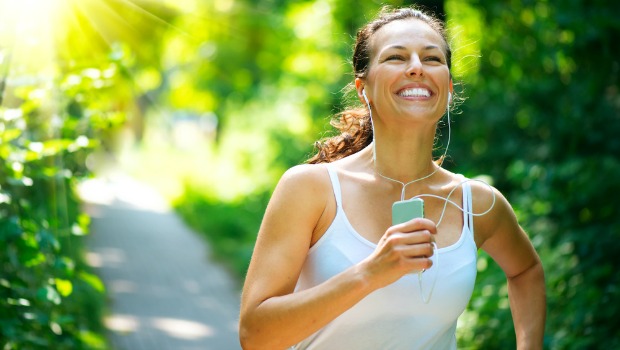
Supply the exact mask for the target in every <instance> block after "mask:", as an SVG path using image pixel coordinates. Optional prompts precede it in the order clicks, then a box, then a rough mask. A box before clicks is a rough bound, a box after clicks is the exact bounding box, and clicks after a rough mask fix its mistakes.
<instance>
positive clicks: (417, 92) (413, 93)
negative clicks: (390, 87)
mask: <svg viewBox="0 0 620 350" xmlns="http://www.w3.org/2000/svg"><path fill="white" fill-rule="evenodd" d="M398 96H401V97H430V96H431V92H430V91H429V90H428V89H424V88H414V89H404V90H402V91H400V92H399V93H398Z"/></svg>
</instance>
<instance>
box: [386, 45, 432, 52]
mask: <svg viewBox="0 0 620 350" xmlns="http://www.w3.org/2000/svg"><path fill="white" fill-rule="evenodd" d="M389 49H396V50H406V49H407V48H406V47H404V46H402V45H392V46H388V47H386V48H385V50H389ZM434 49H439V46H437V45H426V46H424V50H434ZM385 50H384V51H385Z"/></svg>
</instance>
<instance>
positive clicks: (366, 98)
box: [362, 89, 370, 108]
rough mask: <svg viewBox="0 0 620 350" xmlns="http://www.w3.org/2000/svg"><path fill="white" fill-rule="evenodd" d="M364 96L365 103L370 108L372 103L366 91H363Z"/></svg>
mask: <svg viewBox="0 0 620 350" xmlns="http://www.w3.org/2000/svg"><path fill="white" fill-rule="evenodd" d="M362 96H364V101H366V104H367V105H368V108H370V102H368V97H366V90H365V89H362Z"/></svg>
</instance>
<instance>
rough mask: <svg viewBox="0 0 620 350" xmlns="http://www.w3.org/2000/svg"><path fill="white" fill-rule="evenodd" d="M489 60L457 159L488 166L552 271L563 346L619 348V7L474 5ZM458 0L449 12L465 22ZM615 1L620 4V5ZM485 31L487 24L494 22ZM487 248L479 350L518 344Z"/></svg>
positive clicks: (473, 93)
mask: <svg viewBox="0 0 620 350" xmlns="http://www.w3.org/2000/svg"><path fill="white" fill-rule="evenodd" d="M468 3H469V4H468V5H467V6H469V7H473V8H476V9H478V11H479V13H480V22H479V24H480V27H478V28H474V29H473V30H472V28H468V30H469V31H470V33H474V35H476V30H477V31H478V33H477V37H473V38H471V41H472V42H474V43H475V45H477V46H479V48H480V54H481V59H480V60H479V62H477V64H476V65H475V68H476V69H477V72H476V74H472V75H471V76H470V77H468V79H469V81H467V84H466V86H467V87H468V91H469V94H468V96H467V97H468V99H467V102H466V103H465V104H464V105H463V107H462V110H463V113H462V117H461V118H462V119H463V120H458V121H457V122H456V123H455V126H456V128H455V129H457V130H458V135H457V136H456V137H455V139H456V141H455V146H454V147H453V148H452V150H451V152H450V153H451V154H452V156H453V161H454V163H455V167H457V168H459V169H468V172H470V173H472V174H474V171H476V172H478V171H482V172H483V173H487V174H489V175H490V176H491V177H492V178H493V179H494V180H495V185H496V186H497V187H498V188H500V190H502V191H503V192H504V193H505V194H506V195H507V197H508V198H509V199H510V200H511V202H512V203H513V205H514V206H515V209H516V211H517V213H518V216H519V218H520V221H521V222H522V224H523V226H524V227H526V228H527V230H528V231H529V232H530V234H531V238H532V240H533V242H534V244H535V246H536V248H537V249H538V251H539V253H540V255H541V257H542V259H543V264H544V266H545V270H546V279H547V286H548V310H549V313H548V322H547V332H546V338H545V344H546V347H548V348H553V349H583V348H616V347H618V346H620V337H618V333H617V322H615V321H614V315H615V314H617V313H618V312H620V309H619V307H620V306H619V305H618V304H617V303H614V302H613V301H614V300H618V297H619V293H620V291H619V290H618V285H620V279H619V276H618V274H616V273H615V271H614V266H618V262H620V261H619V260H618V258H617V253H616V252H617V251H618V250H619V249H620V223H619V221H618V220H617V218H616V217H615V213H616V212H617V207H618V199H617V197H616V196H615V195H614V194H615V193H620V185H619V184H618V182H617V181H613V178H614V175H615V174H616V173H617V172H618V170H620V159H619V158H618V155H619V154H620V142H618V140H617V137H616V135H617V134H618V132H620V119H619V118H618V116H619V115H620V94H619V91H618V85H619V78H620V76H619V68H618V61H617V57H618V56H619V55H620V50H619V47H618V46H617V45H615V44H614V42H613V38H615V37H618V35H620V25H619V24H618V21H616V20H615V19H614V16H613V13H616V12H618V10H620V8H618V6H617V5H611V4H609V3H608V2H605V1H589V2H585V1H572V2H570V4H566V6H553V4H552V3H548V2H543V1H526V2H514V1H512V2H511V1H503V2H497V1H485V0H478V1H469V2H468ZM462 4H463V2H460V3H459V4H456V2H455V4H454V8H453V9H452V10H453V11H451V12H450V8H449V9H448V11H449V13H448V14H449V18H450V19H453V20H455V21H459V19H458V15H457V14H458V13H460V12H458V10H459V8H458V6H465V5H462ZM610 6H611V7H613V6H615V7H616V9H612V8H610ZM483 28H484V29H483ZM487 259H488V258H487V257H486V256H485V255H482V256H481V260H483V261H484V262H483V263H482V264H481V265H482V267H483V268H481V269H480V274H479V279H478V284H477V286H478V288H477V289H476V294H475V297H474V299H473V301H472V303H471V310H472V311H473V310H476V311H477V312H478V315H477V317H478V322H475V323H474V324H475V327H473V329H471V330H470V332H469V333H467V336H464V337H462V338H461V340H462V343H463V344H468V345H469V346H472V347H473V348H481V347H488V348H514V346H515V345H514V340H513V339H514V337H513V336H511V334H510V326H511V322H510V320H511V318H510V313H509V309H508V307H507V301H506V299H507V293H506V290H505V288H498V287H497V285H498V281H500V280H501V279H502V278H503V274H502V273H501V271H499V269H498V268H497V267H496V266H494V264H487V263H486V260H487Z"/></svg>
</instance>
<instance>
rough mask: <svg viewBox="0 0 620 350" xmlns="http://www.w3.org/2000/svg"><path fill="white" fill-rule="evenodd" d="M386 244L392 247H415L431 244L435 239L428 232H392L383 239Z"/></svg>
mask: <svg viewBox="0 0 620 350" xmlns="http://www.w3.org/2000/svg"><path fill="white" fill-rule="evenodd" d="M384 240H385V241H386V244H389V245H391V246H393V247H396V246H399V245H406V246H409V245H416V244H429V245H430V244H433V243H434V242H435V237H434V235H433V234H431V232H430V231H428V230H422V231H415V232H394V233H391V234H387V235H386V237H385V238H384Z"/></svg>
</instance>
